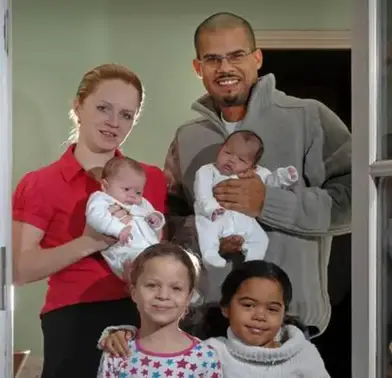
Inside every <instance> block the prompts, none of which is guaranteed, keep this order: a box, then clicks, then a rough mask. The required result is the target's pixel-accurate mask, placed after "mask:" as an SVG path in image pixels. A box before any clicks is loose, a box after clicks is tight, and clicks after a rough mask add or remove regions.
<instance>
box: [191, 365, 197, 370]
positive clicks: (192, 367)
mask: <svg viewBox="0 0 392 378" xmlns="http://www.w3.org/2000/svg"><path fill="white" fill-rule="evenodd" d="M189 369H190V370H192V371H195V370H196V369H197V365H196V364H191V366H190V367H189Z"/></svg>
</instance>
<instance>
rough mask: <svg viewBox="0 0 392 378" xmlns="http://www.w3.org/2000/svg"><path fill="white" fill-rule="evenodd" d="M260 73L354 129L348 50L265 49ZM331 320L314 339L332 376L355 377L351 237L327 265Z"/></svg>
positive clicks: (341, 240) (337, 241)
mask: <svg viewBox="0 0 392 378" xmlns="http://www.w3.org/2000/svg"><path fill="white" fill-rule="evenodd" d="M263 55H264V62H263V67H262V68H261V70H260V71H259V75H265V74H267V73H273V74H274V75H275V78H276V86H277V88H278V89H279V90H282V91H283V92H285V93H287V94H288V95H292V96H296V97H301V98H313V99H316V100H319V101H321V102H323V103H324V104H325V105H327V106H328V107H329V108H330V109H332V110H333V111H334V112H335V113H336V114H337V115H338V116H339V117H340V118H341V119H342V121H343V122H344V123H345V124H346V125H347V127H348V128H349V129H350V130H351V51H350V50H263ZM328 272H329V273H328V276H329V277H328V278H329V285H328V286H329V287H328V290H329V294H330V298H331V304H332V318H331V322H330V324H329V327H328V329H327V331H326V332H325V333H324V334H323V335H322V336H320V337H318V338H316V339H314V343H315V344H316V345H317V347H318V349H319V351H320V353H321V355H322V357H323V359H324V361H325V364H326V366H327V369H328V371H329V373H330V374H331V376H332V377H333V378H348V377H351V235H344V236H339V237H335V238H334V240H333V244H332V251H331V259H330V263H329V267H328Z"/></svg>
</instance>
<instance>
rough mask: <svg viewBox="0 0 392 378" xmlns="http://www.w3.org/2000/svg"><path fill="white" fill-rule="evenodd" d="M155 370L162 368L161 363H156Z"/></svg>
mask: <svg viewBox="0 0 392 378" xmlns="http://www.w3.org/2000/svg"><path fill="white" fill-rule="evenodd" d="M153 366H154V369H159V368H160V367H161V363H160V362H159V361H155V362H154V365H153Z"/></svg>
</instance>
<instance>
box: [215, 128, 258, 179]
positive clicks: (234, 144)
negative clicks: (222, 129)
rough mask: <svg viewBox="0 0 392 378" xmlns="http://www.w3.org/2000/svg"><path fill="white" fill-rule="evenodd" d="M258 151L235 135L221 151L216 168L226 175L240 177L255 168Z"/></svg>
mask: <svg viewBox="0 0 392 378" xmlns="http://www.w3.org/2000/svg"><path fill="white" fill-rule="evenodd" d="M256 152H257V149H256V148H255V146H254V145H252V144H251V143H248V142H246V141H245V140H244V139H243V138H242V137H241V136H240V135H233V136H232V137H231V138H230V139H229V140H228V141H227V142H226V143H225V144H224V145H223V146H222V148H221V149H220V151H219V154H218V157H217V159H216V164H215V165H216V168H217V169H218V171H219V172H220V173H221V174H223V175H225V176H230V175H238V174H239V173H243V172H246V171H247V170H249V169H251V168H253V166H254V159H255V155H256Z"/></svg>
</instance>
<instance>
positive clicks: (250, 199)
mask: <svg viewBox="0 0 392 378" xmlns="http://www.w3.org/2000/svg"><path fill="white" fill-rule="evenodd" d="M238 176H239V178H238V179H228V180H224V181H222V182H220V183H219V184H217V185H216V186H215V187H214V189H213V191H214V197H215V198H216V200H217V201H218V202H219V204H220V205H221V206H222V207H223V208H225V209H227V210H235V211H238V212H240V213H243V214H245V215H248V216H250V217H252V218H256V217H258V216H259V215H260V212H261V209H262V208H263V205H264V197H265V186H264V183H263V181H261V179H260V177H259V176H258V175H257V174H256V173H255V172H253V174H250V173H249V172H247V173H246V177H243V176H241V175H238Z"/></svg>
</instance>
